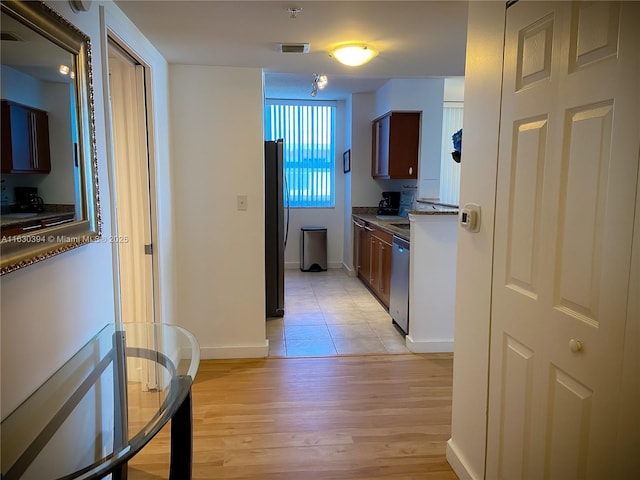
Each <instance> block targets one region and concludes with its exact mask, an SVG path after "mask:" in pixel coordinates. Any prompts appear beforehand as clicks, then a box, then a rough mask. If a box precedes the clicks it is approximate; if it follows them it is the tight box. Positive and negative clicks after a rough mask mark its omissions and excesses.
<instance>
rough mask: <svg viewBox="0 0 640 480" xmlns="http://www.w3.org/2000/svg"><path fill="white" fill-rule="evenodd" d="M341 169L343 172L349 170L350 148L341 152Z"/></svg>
mask: <svg viewBox="0 0 640 480" xmlns="http://www.w3.org/2000/svg"><path fill="white" fill-rule="evenodd" d="M342 162H343V170H344V173H349V172H350V171H351V149H349V150H347V151H346V152H344V153H343V154H342Z"/></svg>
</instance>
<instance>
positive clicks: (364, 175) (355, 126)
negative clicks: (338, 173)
mask: <svg viewBox="0 0 640 480" xmlns="http://www.w3.org/2000/svg"><path fill="white" fill-rule="evenodd" d="M375 101H376V95H375V93H355V94H353V95H352V96H351V116H350V117H349V121H350V123H351V205H352V206H354V207H372V206H377V205H378V202H379V201H380V199H381V198H382V196H381V195H382V192H383V188H382V184H381V183H380V182H376V181H375V180H374V179H373V178H372V177H371V121H372V120H373V119H374V118H375Z"/></svg>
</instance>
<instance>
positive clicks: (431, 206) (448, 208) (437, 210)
mask: <svg viewBox="0 0 640 480" xmlns="http://www.w3.org/2000/svg"><path fill="white" fill-rule="evenodd" d="M458 211H459V208H458V207H456V206H454V205H446V204H442V203H437V202H430V201H428V200H421V199H418V201H417V202H416V204H415V206H414V208H413V209H412V210H409V214H411V215H458Z"/></svg>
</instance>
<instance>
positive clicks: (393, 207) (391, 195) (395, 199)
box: [378, 192, 400, 215]
mask: <svg viewBox="0 0 640 480" xmlns="http://www.w3.org/2000/svg"><path fill="white" fill-rule="evenodd" d="M399 211H400V192H382V200H380V203H379V204H378V215H398V212H399Z"/></svg>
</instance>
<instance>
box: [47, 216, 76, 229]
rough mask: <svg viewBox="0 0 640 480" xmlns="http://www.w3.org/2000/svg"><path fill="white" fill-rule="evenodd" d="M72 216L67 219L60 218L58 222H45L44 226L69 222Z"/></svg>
mask: <svg viewBox="0 0 640 480" xmlns="http://www.w3.org/2000/svg"><path fill="white" fill-rule="evenodd" d="M72 220H73V219H72V218H67V219H65V220H58V221H57V222H51V223H45V224H44V226H45V227H55V226H56V225H62V224H63V223H68V222H70V221H72Z"/></svg>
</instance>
